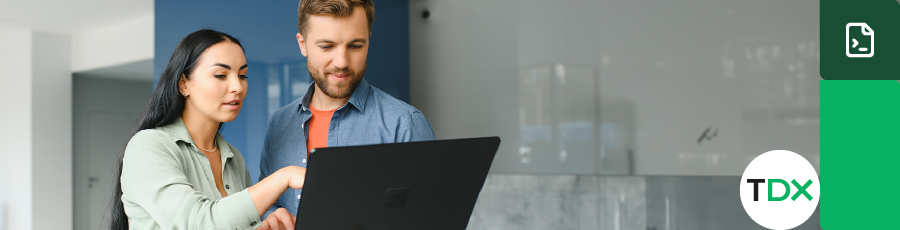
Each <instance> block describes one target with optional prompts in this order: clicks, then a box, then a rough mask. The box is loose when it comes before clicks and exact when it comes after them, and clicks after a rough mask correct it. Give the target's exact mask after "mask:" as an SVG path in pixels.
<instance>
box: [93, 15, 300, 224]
mask: <svg viewBox="0 0 900 230" xmlns="http://www.w3.org/2000/svg"><path fill="white" fill-rule="evenodd" d="M247 68H248V66H247V61H246V59H245V57H244V51H243V47H242V46H241V44H240V41H238V40H237V39H235V38H234V37H232V36H230V35H228V34H225V33H222V32H218V31H213V30H200V31H197V32H194V33H191V34H190V35H188V36H187V37H185V38H184V39H182V40H181V42H180V43H179V44H178V46H177V47H176V48H175V53H174V54H172V59H171V60H169V64H168V65H167V66H166V69H165V70H164V71H163V73H162V76H160V79H159V83H158V84H157V86H156V91H155V92H154V93H153V98H151V100H150V104H149V105H147V108H146V109H145V110H144V112H143V114H142V115H141V118H140V119H139V121H138V127H137V128H136V130H135V132H134V134H133V135H132V137H131V140H130V141H129V142H128V144H127V145H126V147H125V151H124V152H123V153H122V155H121V156H120V158H119V170H118V173H119V178H120V180H119V182H118V183H117V184H116V187H115V192H114V193H113V203H112V206H113V207H112V213H111V216H110V228H111V229H256V228H264V229H265V228H268V227H269V224H278V225H280V226H286V227H290V228H291V229H293V221H294V219H293V218H292V216H290V214H289V213H288V212H287V211H286V210H279V211H276V213H273V214H272V215H270V216H269V219H275V220H280V221H279V222H277V223H274V222H273V221H270V220H267V221H266V223H265V224H263V223H262V221H260V216H262V215H263V214H264V213H265V212H266V211H267V210H268V209H269V207H270V206H272V204H274V203H275V200H276V199H278V197H279V196H281V193H283V192H284V191H285V190H287V188H294V189H301V188H302V187H303V181H304V176H305V175H306V169H304V168H300V167H297V166H290V167H285V168H282V169H281V170H278V171H276V172H275V173H276V174H277V175H276V176H269V177H266V178H265V179H263V180H262V181H259V183H257V184H256V185H253V186H250V174H249V173H248V172H247V168H246V166H245V165H244V159H243V157H242V156H241V153H240V152H239V151H238V150H237V149H235V148H234V147H233V146H231V145H230V144H228V143H226V142H225V139H223V138H222V136H221V135H220V134H219V132H218V129H219V128H220V127H221V126H222V123H223V122H230V121H233V120H234V119H235V118H236V117H237V116H238V113H239V112H240V110H241V107H242V102H243V99H244V97H245V95H246V93H247V80H246V78H247V76H246V74H247ZM285 214H286V215H285ZM273 215H274V216H273ZM279 217H280V218H279ZM270 222H273V223H270Z"/></svg>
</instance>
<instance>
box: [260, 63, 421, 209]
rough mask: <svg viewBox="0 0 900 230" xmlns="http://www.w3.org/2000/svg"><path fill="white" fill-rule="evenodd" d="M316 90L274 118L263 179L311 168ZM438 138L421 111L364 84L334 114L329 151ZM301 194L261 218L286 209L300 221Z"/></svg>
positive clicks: (291, 192) (287, 195)
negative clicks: (309, 143)
mask: <svg viewBox="0 0 900 230" xmlns="http://www.w3.org/2000/svg"><path fill="white" fill-rule="evenodd" d="M314 87H315V84H310V86H309V90H307V92H306V96H303V98H300V99H297V100H296V101H294V102H291V104H288V105H287V106H285V107H282V108H280V109H278V111H276V112H275V114H274V115H272V119H271V121H270V122H269V128H268V129H267V131H266V140H265V144H264V145H263V149H262V154H260V160H259V169H260V178H259V180H262V179H263V178H266V177H267V176H269V175H270V174H272V173H273V172H275V171H277V170H278V169H281V168H283V167H286V166H290V165H297V166H300V167H304V168H305V167H306V140H307V137H308V136H309V128H308V127H307V122H308V121H309V118H310V117H311V116H312V112H310V111H309V102H310V99H312V95H313V92H314V91H315V88H314ZM434 139H435V137H434V130H432V128H431V124H429V123H428V120H426V119H425V116H424V115H422V112H420V111H419V110H418V109H416V108H415V107H412V106H411V105H409V104H406V102H403V101H401V100H399V99H397V98H394V97H392V96H391V95H389V94H387V93H385V92H384V91H381V90H380V89H378V88H376V87H374V86H371V85H369V84H368V83H367V82H366V80H365V79H363V80H362V82H360V83H359V86H358V87H356V90H354V91H353V95H351V96H350V100H349V101H347V103H346V104H344V106H341V107H340V108H338V109H337V110H336V111H335V112H334V115H333V116H332V117H331V124H330V126H329V127H328V146H329V147H335V146H352V145H372V144H383V143H397V142H411V141H428V140H434ZM300 191H301V190H300V189H288V190H287V191H285V192H284V194H282V195H281V197H279V198H278V201H276V202H275V205H273V206H272V207H271V208H269V211H268V212H266V214H265V215H263V218H262V219H265V218H266V217H267V216H269V214H270V213H272V212H273V211H275V209H278V208H281V207H283V208H286V209H287V210H288V211H290V212H291V214H293V215H295V216H296V215H297V206H298V205H299V203H300Z"/></svg>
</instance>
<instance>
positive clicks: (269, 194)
mask: <svg viewBox="0 0 900 230" xmlns="http://www.w3.org/2000/svg"><path fill="white" fill-rule="evenodd" d="M304 181H306V168H301V167H300V166H288V167H284V168H281V169H279V170H278V171H275V172H274V173H272V175H269V176H268V177H266V178H265V179H262V180H260V181H259V182H258V183H256V184H255V185H253V186H250V188H248V189H247V190H248V192H249V193H250V199H253V204H254V205H255V206H256V212H257V213H259V216H262V215H263V214H265V213H266V212H267V211H269V207H271V206H272V205H273V204H275V201H276V200H278V197H280V196H281V194H282V193H284V191H285V190H287V189H289V188H293V189H302V188H303V182H304ZM280 209H283V208H280ZM285 212H286V211H285ZM270 218H271V215H270ZM291 218H293V217H291ZM270 227H277V226H270Z"/></svg>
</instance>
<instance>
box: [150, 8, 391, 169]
mask: <svg viewBox="0 0 900 230" xmlns="http://www.w3.org/2000/svg"><path fill="white" fill-rule="evenodd" d="M298 3H299V1H298V0H289V1H285V0H262V1H212V0H201V1H174V0H156V2H155V5H156V9H155V12H156V22H155V26H156V27H155V50H154V52H155V53H154V60H153V66H154V69H153V73H154V76H155V77H154V85H156V81H157V80H158V79H159V74H160V73H162V70H163V69H164V68H165V65H166V64H167V63H168V62H169V59H170V58H171V57H172V52H173V51H174V50H175V46H176V45H178V42H179V41H181V39H182V38H184V36H187V35H188V34H190V33H191V32H194V31H196V30H199V29H204V28H210V29H215V30H219V31H222V32H225V33H228V34H231V35H232V36H234V37H236V38H238V39H240V40H241V43H242V45H243V46H244V51H245V54H246V56H247V62H248V65H249V66H250V68H249V71H248V73H247V76H248V78H247V81H248V85H249V89H248V91H247V96H246V99H245V101H244V106H243V108H242V109H241V114H240V115H239V116H238V117H237V119H235V120H234V121H233V122H229V123H227V124H225V125H224V126H223V128H222V135H223V136H224V137H225V139H226V140H227V141H228V143H230V144H231V145H234V146H235V147H237V148H238V150H240V151H241V153H242V154H243V155H244V159H245V160H246V161H247V168H248V169H249V170H250V175H251V176H252V177H253V183H256V181H257V180H258V178H259V152H260V150H261V149H262V144H263V139H264V137H265V132H266V126H267V125H268V119H269V117H270V116H271V114H272V112H274V111H275V110H276V109H278V108H279V107H282V106H285V105H287V104H288V103H290V102H291V101H294V100H295V99H297V98H299V97H300V96H302V95H304V94H305V93H306V89H307V87H308V86H309V83H310V82H311V81H312V79H311V78H310V76H309V72H308V71H307V69H306V58H305V57H303V55H302V54H301V53H300V48H299V47H298V46H297V40H296V38H295V37H294V36H295V35H296V34H297V5H298ZM408 9H409V5H408V3H407V1H405V0H381V1H377V0H376V1H375V23H374V24H373V25H372V37H371V40H370V48H369V54H368V62H367V68H366V75H365V78H366V80H367V81H368V82H369V83H370V84H372V85H374V86H376V87H378V88H380V89H382V90H384V91H385V92H387V93H389V94H391V95H393V96H394V97H396V98H398V99H401V100H403V101H406V102H407V103H408V102H409V16H408V12H409V11H408ZM298 128H299V127H298Z"/></svg>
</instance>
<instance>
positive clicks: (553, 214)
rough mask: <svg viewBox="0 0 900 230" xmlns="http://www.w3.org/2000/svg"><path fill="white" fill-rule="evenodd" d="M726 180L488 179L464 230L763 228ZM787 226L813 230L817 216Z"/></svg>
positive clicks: (514, 176) (502, 176) (734, 185)
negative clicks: (747, 211) (800, 223)
mask: <svg viewBox="0 0 900 230" xmlns="http://www.w3.org/2000/svg"><path fill="white" fill-rule="evenodd" d="M740 179H741V178H740V177H734V176H596V175H531V174H491V175H489V176H488V179H487V181H486V182H485V185H484V189H483V190H482V191H481V195H480V196H479V197H478V203H477V204H476V205H475V210H474V212H473V213H472V218H471V220H470V222H469V228H468V229H474V230H482V229H485V230H494V229H612V230H619V229H622V230H624V229H638V230H706V229H708V230H718V229H764V228H763V227H761V226H759V225H757V224H756V223H755V222H753V220H752V219H750V217H749V216H748V215H747V214H746V212H745V211H744V208H743V206H742V205H741V201H740V197H739V196H740V193H739V191H738V188H739V186H738V185H739V182H740ZM795 229H800V230H807V229H821V227H820V226H819V211H818V210H816V212H815V213H813V215H812V216H811V217H810V218H809V220H807V221H806V223H804V224H803V225H800V226H799V227H797V228H795Z"/></svg>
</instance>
